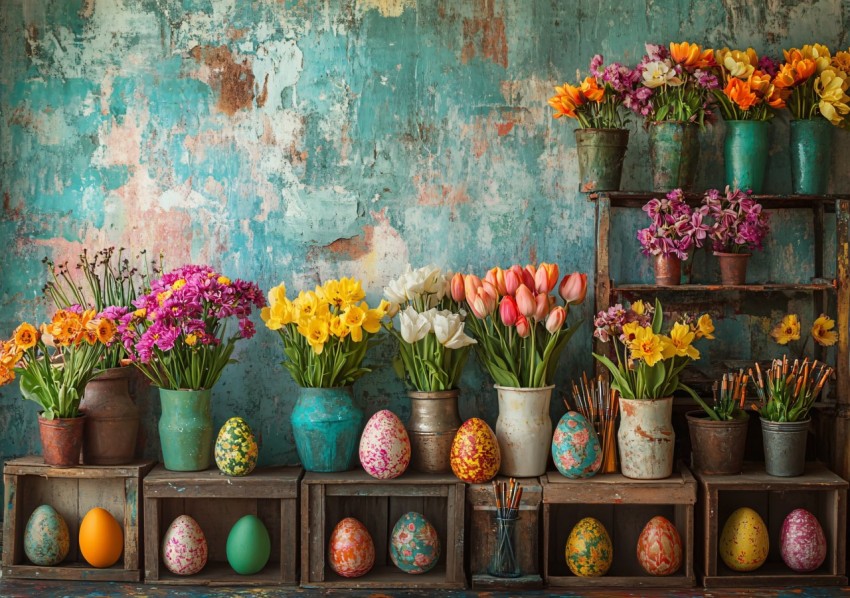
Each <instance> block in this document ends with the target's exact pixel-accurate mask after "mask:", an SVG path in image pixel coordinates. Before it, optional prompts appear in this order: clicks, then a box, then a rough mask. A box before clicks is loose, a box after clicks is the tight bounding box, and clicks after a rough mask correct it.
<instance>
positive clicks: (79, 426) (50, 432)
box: [38, 414, 86, 467]
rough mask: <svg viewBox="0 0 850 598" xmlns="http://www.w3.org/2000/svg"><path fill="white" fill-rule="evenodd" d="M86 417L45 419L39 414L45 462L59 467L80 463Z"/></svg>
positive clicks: (39, 427)
mask: <svg viewBox="0 0 850 598" xmlns="http://www.w3.org/2000/svg"><path fill="white" fill-rule="evenodd" d="M85 422H86V417H85V415H80V416H79V417H69V418H58V417H57V418H55V419H44V418H43V417H42V416H41V414H39V416H38V432H39V434H40V435H41V450H42V455H43V456H44V462H45V463H46V464H47V465H55V466H57V467H74V466H75V465H79V464H80V449H81V448H82V446H83V429H84V426H85Z"/></svg>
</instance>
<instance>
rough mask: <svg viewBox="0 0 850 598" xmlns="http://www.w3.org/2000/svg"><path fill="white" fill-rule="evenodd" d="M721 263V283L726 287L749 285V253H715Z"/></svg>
mask: <svg viewBox="0 0 850 598" xmlns="http://www.w3.org/2000/svg"><path fill="white" fill-rule="evenodd" d="M714 255H716V256H717V261H718V262H720V282H721V284H724V285H727V286H728V285H741V284H747V262H748V261H749V259H750V254H749V253H724V252H722V251H715V252H714Z"/></svg>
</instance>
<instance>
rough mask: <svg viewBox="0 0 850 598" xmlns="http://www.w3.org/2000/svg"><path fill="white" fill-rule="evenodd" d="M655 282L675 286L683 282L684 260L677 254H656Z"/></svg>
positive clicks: (661, 285) (659, 284)
mask: <svg viewBox="0 0 850 598" xmlns="http://www.w3.org/2000/svg"><path fill="white" fill-rule="evenodd" d="M653 265H654V267H655V284H657V285H658V286H660V287H674V286H678V285H679V284H681V282H682V260H680V259H679V258H677V257H676V256H673V255H671V256H664V255H656V256H655V262H654V264H653Z"/></svg>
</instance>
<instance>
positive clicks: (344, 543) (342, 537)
mask: <svg viewBox="0 0 850 598" xmlns="http://www.w3.org/2000/svg"><path fill="white" fill-rule="evenodd" d="M328 564H329V565H330V566H331V569H333V570H334V572H335V573H336V574H337V575H341V576H343V577H361V576H363V575H366V574H367V573H368V572H369V570H370V569H372V565H374V564H375V543H374V542H372V536H370V535H369V530H367V529H366V526H365V525H363V524H362V523H360V522H359V521H357V519H355V518H354V517H346V518H345V519H343V520H342V521H340V522H339V523H337V524H336V527H335V528H334V531H333V532H332V533H331V539H330V541H329V542H328Z"/></svg>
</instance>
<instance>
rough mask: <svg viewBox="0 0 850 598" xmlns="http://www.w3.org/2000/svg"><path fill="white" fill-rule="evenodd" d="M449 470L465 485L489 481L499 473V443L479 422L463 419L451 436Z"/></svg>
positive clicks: (484, 423) (500, 458)
mask: <svg viewBox="0 0 850 598" xmlns="http://www.w3.org/2000/svg"><path fill="white" fill-rule="evenodd" d="M450 460H451V465H452V471H453V472H454V473H455V475H456V476H457V477H458V478H459V479H461V480H463V481H464V482H467V483H468V484H483V483H484V482H489V481H490V480H492V479H493V478H494V477H496V474H497V473H499V467H500V466H501V464H502V454H501V452H500V451H499V441H498V440H496V435H495V434H494V433H493V430H492V429H491V428H490V426H488V425H487V422H485V421H484V420H483V419H478V418H477V417H473V418H471V419H468V420H466V421H465V422H464V423H463V425H462V426H461V427H460V429H459V430H458V431H457V434H455V439H454V441H453V442H452V450H451V453H450Z"/></svg>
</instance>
